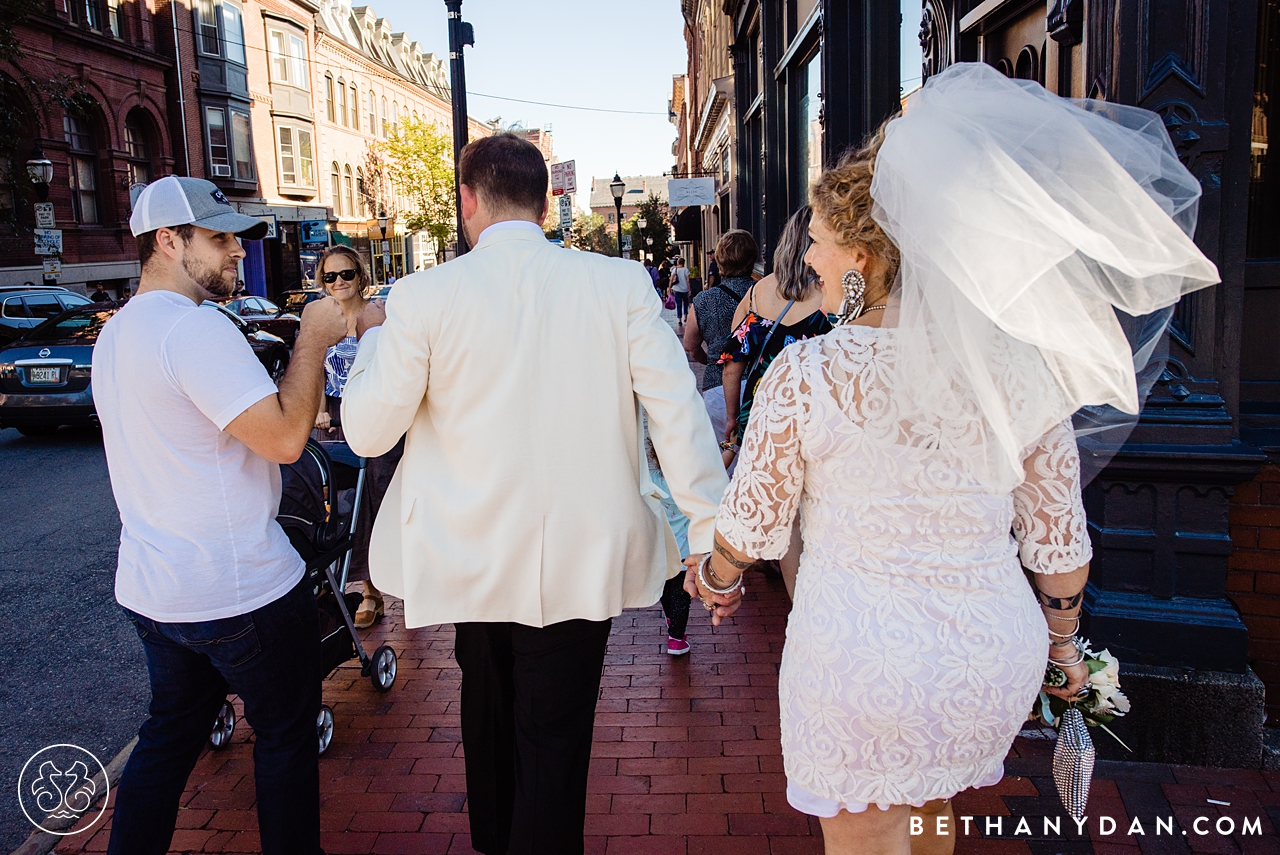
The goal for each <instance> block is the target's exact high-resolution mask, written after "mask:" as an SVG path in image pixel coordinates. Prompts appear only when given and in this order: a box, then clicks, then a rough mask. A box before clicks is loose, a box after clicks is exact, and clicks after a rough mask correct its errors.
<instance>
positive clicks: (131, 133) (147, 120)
mask: <svg viewBox="0 0 1280 855" xmlns="http://www.w3.org/2000/svg"><path fill="white" fill-rule="evenodd" d="M153 127H154V124H153V123H152V121H151V117H150V116H148V115H147V111H146V110H144V109H143V108H141V107H134V108H133V109H132V110H130V111H129V115H128V116H126V117H125V120H124V144H125V148H126V150H127V151H128V156H129V183H130V184H150V183H151V178H152V175H153V174H154V170H153V168H152V160H151V157H152V152H153V151H154V150H155V146H154V145H152V140H153V139H154V138H155V137H154V132H153V130H152V128H153Z"/></svg>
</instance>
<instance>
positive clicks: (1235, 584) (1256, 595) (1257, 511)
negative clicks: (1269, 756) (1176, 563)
mask: <svg viewBox="0 0 1280 855" xmlns="http://www.w3.org/2000/svg"><path fill="white" fill-rule="evenodd" d="M1231 540H1232V542H1233V543H1234V544H1235V552H1234V553H1233V554H1232V556H1231V558H1230V560H1229V561H1228V562H1227V566H1228V567H1229V568H1230V569H1229V570H1228V572H1227V596H1229V597H1230V598H1231V600H1232V601H1233V602H1234V603H1235V604H1236V608H1238V609H1239V610H1240V616H1241V617H1242V618H1243V619H1244V623H1245V625H1246V626H1247V627H1249V661H1250V664H1251V665H1252V666H1253V670H1254V671H1256V672H1257V674H1258V676H1259V677H1261V678H1262V681H1263V682H1264V683H1266V684H1267V724H1268V725H1270V726H1272V727H1277V726H1280V465H1277V464H1275V463H1269V464H1267V465H1266V466H1265V467H1263V470H1262V472H1261V474H1259V475H1258V477H1257V478H1256V479H1254V480H1253V481H1251V482H1249V483H1248V484H1241V485H1240V486H1239V487H1238V488H1237V489H1236V495H1235V498H1234V499H1232V500H1231Z"/></svg>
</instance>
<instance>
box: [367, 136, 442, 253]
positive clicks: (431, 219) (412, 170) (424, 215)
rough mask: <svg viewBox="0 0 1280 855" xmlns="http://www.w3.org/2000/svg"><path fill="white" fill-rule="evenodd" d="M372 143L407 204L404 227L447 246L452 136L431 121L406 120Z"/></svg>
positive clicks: (404, 213) (392, 183)
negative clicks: (420, 232)
mask: <svg viewBox="0 0 1280 855" xmlns="http://www.w3.org/2000/svg"><path fill="white" fill-rule="evenodd" d="M375 145H376V149H377V152H378V154H379V155H381V157H382V160H383V162H384V163H385V168H386V175H387V178H388V179H389V180H390V182H391V185H392V186H393V187H394V188H395V189H396V192H397V193H398V194H399V195H400V197H401V198H402V199H403V200H404V201H405V202H406V204H407V207H408V210H407V211H404V212H402V216H403V219H404V225H405V228H406V229H408V230H409V231H423V232H426V233H427V234H429V235H431V237H432V238H434V239H435V242H436V246H438V247H441V248H443V247H444V246H446V245H448V244H449V242H450V241H452V240H453V239H454V232H455V223H454V218H455V210H456V208H455V205H456V203H455V201H454V190H453V137H452V136H449V135H446V134H445V133H444V132H442V131H441V130H440V129H439V128H438V127H436V125H435V124H434V123H432V122H426V121H423V120H421V119H407V120H404V121H402V123H401V124H400V127H399V129H398V130H397V132H396V133H395V134H393V135H392V136H391V137H390V138H389V139H387V140H385V141H382V142H378V143H376V144H375ZM366 175H367V167H366Z"/></svg>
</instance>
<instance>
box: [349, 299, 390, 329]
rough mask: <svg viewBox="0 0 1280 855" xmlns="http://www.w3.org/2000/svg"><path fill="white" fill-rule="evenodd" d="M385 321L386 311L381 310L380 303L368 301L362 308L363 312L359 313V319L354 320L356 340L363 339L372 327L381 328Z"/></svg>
mask: <svg viewBox="0 0 1280 855" xmlns="http://www.w3.org/2000/svg"><path fill="white" fill-rule="evenodd" d="M386 319H387V310H386V309H384V308H383V306H382V301H380V300H370V301H369V302H368V303H367V304H366V305H365V307H364V311H363V312H361V313H360V317H359V318H357V319H356V338H364V334H365V333H366V332H368V331H369V330H371V329H373V328H374V327H380V326H382V324H383V322H384V321H386Z"/></svg>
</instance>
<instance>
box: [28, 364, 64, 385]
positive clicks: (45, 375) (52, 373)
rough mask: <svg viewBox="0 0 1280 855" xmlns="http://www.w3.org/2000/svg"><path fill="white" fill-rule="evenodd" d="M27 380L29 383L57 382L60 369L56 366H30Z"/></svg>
mask: <svg viewBox="0 0 1280 855" xmlns="http://www.w3.org/2000/svg"><path fill="white" fill-rule="evenodd" d="M27 382H28V383H57V382H58V369H57V368H56V367H51V368H28V369H27Z"/></svg>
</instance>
